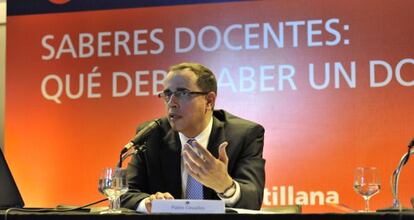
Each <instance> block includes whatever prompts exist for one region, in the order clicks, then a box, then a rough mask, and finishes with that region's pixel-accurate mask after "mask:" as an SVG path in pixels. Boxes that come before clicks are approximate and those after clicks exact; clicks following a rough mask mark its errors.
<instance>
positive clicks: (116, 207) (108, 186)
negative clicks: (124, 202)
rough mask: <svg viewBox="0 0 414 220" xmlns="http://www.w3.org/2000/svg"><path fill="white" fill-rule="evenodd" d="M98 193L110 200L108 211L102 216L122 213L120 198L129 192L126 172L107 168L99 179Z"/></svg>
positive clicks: (103, 212)
mask: <svg viewBox="0 0 414 220" xmlns="http://www.w3.org/2000/svg"><path fill="white" fill-rule="evenodd" d="M98 191H99V192H100V193H102V194H103V195H104V196H106V197H107V198H108V200H109V208H108V210H105V211H102V212H101V214H105V213H121V212H122V211H121V209H120V208H121V201H120V197H121V195H122V194H124V193H126V192H127V191H128V184H127V177H126V170H125V169H120V168H105V169H104V170H103V171H102V173H101V175H100V177H99V184H98Z"/></svg>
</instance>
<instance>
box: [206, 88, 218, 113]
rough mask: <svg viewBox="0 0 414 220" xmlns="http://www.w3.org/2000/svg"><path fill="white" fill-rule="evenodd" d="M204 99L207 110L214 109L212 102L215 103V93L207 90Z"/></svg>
mask: <svg viewBox="0 0 414 220" xmlns="http://www.w3.org/2000/svg"><path fill="white" fill-rule="evenodd" d="M206 100H207V106H206V107H207V108H206V109H207V110H211V111H213V109H214V104H215V103H216V93H215V92H209V93H208V94H207V95H206Z"/></svg>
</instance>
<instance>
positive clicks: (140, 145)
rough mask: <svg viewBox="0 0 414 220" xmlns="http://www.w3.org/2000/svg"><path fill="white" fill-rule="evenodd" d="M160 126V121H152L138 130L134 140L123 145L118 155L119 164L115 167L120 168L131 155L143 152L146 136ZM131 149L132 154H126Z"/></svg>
mask: <svg viewBox="0 0 414 220" xmlns="http://www.w3.org/2000/svg"><path fill="white" fill-rule="evenodd" d="M159 125H160V119H156V120H153V121H151V122H149V123H148V124H147V125H145V126H144V127H143V128H142V129H140V130H139V131H138V132H137V134H136V135H135V137H134V138H132V139H131V140H130V141H129V142H128V143H127V144H125V146H124V148H123V149H122V151H121V153H120V155H119V162H118V164H117V167H119V168H121V167H122V162H123V161H124V160H125V159H126V158H127V157H129V156H131V155H132V154H136V153H139V152H143V151H145V149H146V146H145V144H144V143H145V141H146V139H147V138H148V136H149V135H150V134H151V133H152V132H153V131H154V130H155V129H156V128H157V127H158V126H159ZM131 148H135V149H134V151H133V152H131V153H128V152H129V150H130V149H131Z"/></svg>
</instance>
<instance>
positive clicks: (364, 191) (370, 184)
mask: <svg viewBox="0 0 414 220" xmlns="http://www.w3.org/2000/svg"><path fill="white" fill-rule="evenodd" d="M380 189H381V181H380V176H379V173H378V169H377V168H376V167H357V168H356V169H355V179H354V190H355V192H356V193H358V194H359V195H361V196H362V197H363V198H364V201H365V209H364V211H365V212H369V199H370V198H371V197H372V196H373V195H375V194H377V193H378V192H379V191H380Z"/></svg>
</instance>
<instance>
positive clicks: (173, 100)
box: [167, 94, 178, 107]
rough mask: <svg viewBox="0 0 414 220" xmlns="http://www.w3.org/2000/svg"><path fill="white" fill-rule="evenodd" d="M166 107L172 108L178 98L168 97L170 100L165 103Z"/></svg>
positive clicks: (176, 103)
mask: <svg viewBox="0 0 414 220" xmlns="http://www.w3.org/2000/svg"><path fill="white" fill-rule="evenodd" d="M167 104H168V107H174V106H177V105H178V98H177V97H176V96H175V94H172V95H171V96H170V100H168V102H167Z"/></svg>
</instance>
